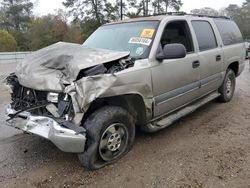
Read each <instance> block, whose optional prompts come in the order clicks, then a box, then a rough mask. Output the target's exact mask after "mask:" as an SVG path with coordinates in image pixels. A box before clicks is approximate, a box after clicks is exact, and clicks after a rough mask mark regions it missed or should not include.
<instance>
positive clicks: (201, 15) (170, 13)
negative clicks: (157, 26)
mask: <svg viewBox="0 0 250 188" xmlns="http://www.w3.org/2000/svg"><path fill="white" fill-rule="evenodd" d="M166 15H173V16H186V15H187V16H197V17H208V18H222V19H228V20H230V19H231V18H230V17H227V16H211V15H205V14H188V13H186V12H167V13H166Z"/></svg>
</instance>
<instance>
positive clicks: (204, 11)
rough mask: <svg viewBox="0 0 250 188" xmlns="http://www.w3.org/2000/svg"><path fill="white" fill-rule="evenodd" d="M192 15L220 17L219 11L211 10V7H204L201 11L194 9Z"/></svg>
mask: <svg viewBox="0 0 250 188" xmlns="http://www.w3.org/2000/svg"><path fill="white" fill-rule="evenodd" d="M191 13H192V14H202V15H208V16H219V15H220V13H219V11H217V10H215V9H213V8H210V7H204V8H201V9H193V10H191Z"/></svg>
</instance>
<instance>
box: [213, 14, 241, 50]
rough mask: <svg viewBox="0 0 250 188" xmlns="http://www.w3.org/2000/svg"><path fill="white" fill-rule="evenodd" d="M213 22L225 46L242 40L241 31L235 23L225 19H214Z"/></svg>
mask: <svg viewBox="0 0 250 188" xmlns="http://www.w3.org/2000/svg"><path fill="white" fill-rule="evenodd" d="M214 22H215V24H216V26H217V28H218V30H219V32H220V35H221V38H222V41H223V43H224V45H226V46H227V45H231V44H237V43H242V42H243V38H242V35H241V32H240V30H239V28H238V26H237V25H236V23H234V22H233V21H231V20H225V19H214Z"/></svg>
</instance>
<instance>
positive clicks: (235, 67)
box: [227, 61, 239, 76]
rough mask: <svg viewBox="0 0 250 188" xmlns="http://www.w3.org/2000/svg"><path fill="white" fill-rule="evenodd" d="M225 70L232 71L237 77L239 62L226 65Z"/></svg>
mask: <svg viewBox="0 0 250 188" xmlns="http://www.w3.org/2000/svg"><path fill="white" fill-rule="evenodd" d="M227 69H232V70H233V71H234V73H235V76H239V62H238V61H234V62H232V63H230V64H229V65H228V68H227Z"/></svg>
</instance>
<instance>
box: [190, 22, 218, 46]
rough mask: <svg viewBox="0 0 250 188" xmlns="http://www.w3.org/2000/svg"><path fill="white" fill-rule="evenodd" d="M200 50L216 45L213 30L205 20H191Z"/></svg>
mask: <svg viewBox="0 0 250 188" xmlns="http://www.w3.org/2000/svg"><path fill="white" fill-rule="evenodd" d="M192 25H193V28H194V31H195V34H196V38H197V40H198V44H199V49H200V51H204V50H209V49H213V48H216V47H217V42H216V39H215V35H214V31H213V29H212V26H211V25H210V24H209V23H208V22H207V21H192Z"/></svg>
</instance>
